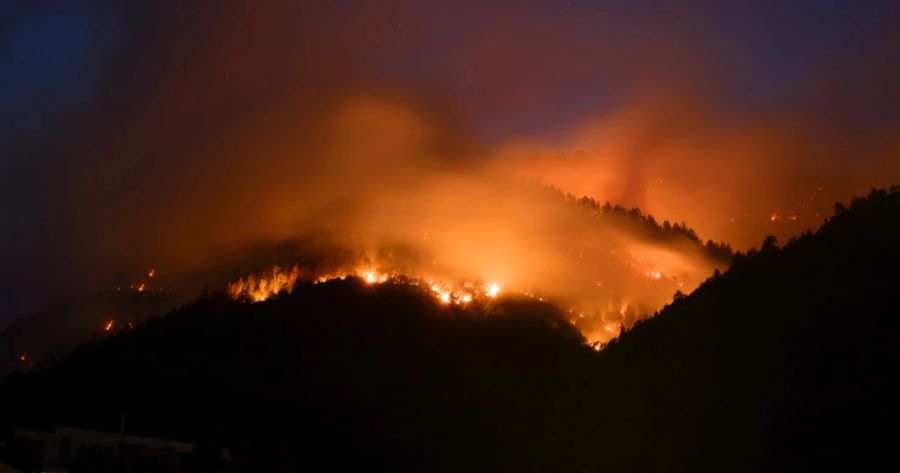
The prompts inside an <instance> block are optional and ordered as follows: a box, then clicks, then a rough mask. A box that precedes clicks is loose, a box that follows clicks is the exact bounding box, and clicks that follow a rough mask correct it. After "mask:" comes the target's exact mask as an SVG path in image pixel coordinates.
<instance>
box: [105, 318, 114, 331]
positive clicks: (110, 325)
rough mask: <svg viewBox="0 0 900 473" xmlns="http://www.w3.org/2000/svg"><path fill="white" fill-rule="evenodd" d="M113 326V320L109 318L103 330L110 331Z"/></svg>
mask: <svg viewBox="0 0 900 473" xmlns="http://www.w3.org/2000/svg"><path fill="white" fill-rule="evenodd" d="M112 328H113V321H112V320H107V321H106V324H104V325H103V330H104V331H106V332H109V331H110V330H112Z"/></svg>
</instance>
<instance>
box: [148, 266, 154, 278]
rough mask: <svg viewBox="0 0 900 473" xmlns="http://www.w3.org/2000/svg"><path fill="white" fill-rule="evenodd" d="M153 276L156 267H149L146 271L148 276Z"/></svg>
mask: <svg viewBox="0 0 900 473" xmlns="http://www.w3.org/2000/svg"><path fill="white" fill-rule="evenodd" d="M153 276H156V268H150V271H148V272H147V277H148V278H152V277H153Z"/></svg>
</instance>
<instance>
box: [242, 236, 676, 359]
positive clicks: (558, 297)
mask: <svg viewBox="0 0 900 473" xmlns="http://www.w3.org/2000/svg"><path fill="white" fill-rule="evenodd" d="M645 250H646V249H645ZM657 256H659V255H657ZM361 259H362V260H364V261H365V262H363V263H359V264H356V265H350V266H348V267H346V268H344V269H341V268H336V269H335V268H332V269H331V270H327V271H323V270H315V269H312V268H304V267H301V266H300V265H299V264H295V265H293V266H291V269H290V270H285V269H282V268H281V267H279V266H274V267H273V268H272V269H270V270H267V271H262V272H259V273H254V274H250V275H247V276H244V277H241V278H239V279H237V280H235V281H232V282H231V283H229V284H228V288H227V292H228V294H229V296H230V297H231V298H232V299H234V300H243V301H247V302H262V301H265V300H267V299H269V298H271V297H273V296H275V295H277V294H278V293H280V292H282V291H284V292H286V293H291V292H293V289H294V286H295V285H296V284H301V283H308V284H322V283H327V282H329V281H334V280H344V279H347V278H357V279H358V280H359V281H361V282H362V283H364V284H366V285H379V284H397V285H405V286H409V287H414V288H417V289H420V290H422V291H423V292H424V293H425V294H428V295H430V296H432V297H433V298H434V300H435V301H436V302H438V303H440V304H444V305H448V306H467V305H469V304H473V303H490V302H491V301H493V300H495V299H498V298H501V297H513V298H516V297H519V298H529V299H534V300H537V301H542V302H549V303H553V304H556V305H557V306H559V307H568V309H567V310H565V312H567V313H568V315H569V321H570V322H571V323H572V325H574V326H575V327H577V328H578V329H579V330H581V331H582V333H583V334H584V336H585V338H586V340H587V341H588V343H589V344H590V345H591V346H592V347H594V348H597V349H599V348H600V347H602V346H604V344H605V343H606V342H608V341H609V340H610V339H612V338H615V337H617V336H618V335H619V334H620V333H621V331H622V329H623V328H627V327H630V326H631V325H632V324H633V323H634V322H636V321H637V320H639V319H641V318H643V317H647V316H649V315H651V314H652V311H654V310H656V309H658V308H659V307H660V306H661V304H662V303H665V302H667V301H669V300H670V297H669V298H666V297H661V298H660V299H655V298H654V296H653V294H654V291H659V290H664V291H668V290H670V289H671V290H672V291H674V290H680V288H683V287H684V283H685V280H684V279H682V280H678V281H675V283H674V285H673V283H672V281H664V280H663V273H662V272H660V271H646V272H645V273H643V275H644V277H648V278H650V279H651V280H652V281H654V283H652V284H651V285H650V286H647V284H646V283H644V284H643V286H644V288H645V291H644V292H643V293H640V292H638V293H635V292H629V294H630V296H629V297H633V298H634V299H633V300H631V299H628V300H623V298H622V296H621V294H613V293H610V292H609V289H610V288H607V287H604V286H603V285H597V286H594V289H593V290H592V292H593V293H592V294H584V293H582V292H580V291H581V290H579V291H575V292H572V291H571V290H570V291H563V290H559V289H556V290H553V291H546V292H545V291H544V290H539V289H536V288H530V287H516V286H515V285H505V287H504V286H501V284H500V283H499V282H496V281H492V280H490V279H486V278H484V277H469V278H464V277H459V276H453V277H451V276H446V274H448V273H447V272H443V274H445V276H443V277H439V276H435V275H434V274H440V273H441V271H434V270H432V275H426V274H424V271H422V270H421V269H416V268H414V267H412V266H406V267H403V268H399V267H378V266H374V265H372V263H371V262H370V261H371V260H372V259H373V258H371V257H361ZM636 264H637V263H636ZM432 269H433V268H432ZM632 277H633V278H635V280H636V281H637V280H640V275H638V274H635V275H633V276H632ZM672 279H673V281H674V280H676V279H677V278H674V277H673V278H672ZM657 281H658V282H657ZM610 286H611V287H613V288H627V286H621V285H613V284H611V285H610ZM570 289H571V288H570ZM656 301H658V302H656ZM655 304H658V305H655Z"/></svg>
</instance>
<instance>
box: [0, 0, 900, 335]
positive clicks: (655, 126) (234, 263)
mask: <svg viewBox="0 0 900 473" xmlns="http://www.w3.org/2000/svg"><path fill="white" fill-rule="evenodd" d="M118 3H119V2H112V3H109V4H107V3H104V2H96V3H94V2H88V3H86V4H85V8H86V9H88V10H90V11H94V10H96V11H99V12H100V14H97V15H94V17H96V18H101V19H103V20H102V21H98V22H96V24H94V23H92V24H91V25H92V26H91V27H90V28H87V30H88V31H93V32H94V36H95V37H96V38H100V39H96V38H95V41H96V43H95V44H96V45H97V46H96V47H95V51H96V54H95V55H94V56H93V57H91V58H89V60H86V61H85V62H84V68H85V70H84V71H81V72H79V74H83V75H85V76H86V77H89V78H90V80H89V81H88V82H89V83H90V84H91V86H90V87H86V89H88V90H89V91H88V92H86V93H85V95H84V97H82V100H80V101H78V100H75V101H67V102H66V103H65V104H64V105H59V106H58V108H54V109H52V110H51V109H49V108H46V107H44V108H41V109H40V110H42V111H43V112H44V114H45V115H42V118H43V120H44V122H43V125H42V128H40V129H39V132H22V133H19V134H17V135H15V136H13V137H12V138H14V139H8V140H7V141H8V142H9V145H8V146H5V148H6V149H8V150H9V151H10V155H12V156H14V157H15V158H14V160H10V161H6V162H4V164H9V165H8V166H5V169H4V171H5V172H4V173H3V175H4V177H3V183H4V186H3V188H4V190H3V191H0V192H3V197H4V200H5V201H8V202H15V204H14V206H12V208H8V209H6V210H5V212H8V215H4V217H5V220H6V221H9V222H18V223H16V224H14V225H15V228H16V230H15V231H14V232H9V233H7V234H6V235H4V239H3V242H4V250H3V251H4V252H5V254H3V255H2V256H3V259H4V261H8V263H7V265H6V267H5V268H4V270H3V271H2V275H0V276H2V283H3V284H2V285H3V287H2V288H0V289H2V291H0V295H3V296H4V297H6V298H7V299H10V298H11V299H14V300H15V301H17V302H15V303H14V304H10V306H11V307H13V309H15V307H20V306H21V307H29V304H25V303H21V302H18V301H20V300H29V301H31V302H30V306H31V307H33V306H35V305H37V304H39V303H42V302H43V300H44V299H46V297H47V296H46V294H47V293H51V294H54V293H59V292H61V291H65V290H67V289H71V290H77V289H84V288H87V287H95V286H102V285H108V284H116V283H119V282H121V281H120V280H125V281H126V282H129V281H128V278H130V277H131V276H130V275H132V274H140V273H143V272H144V271H146V270H147V269H148V268H150V267H155V268H158V269H159V271H160V276H159V277H160V280H161V281H164V282H165V281H167V284H170V285H173V286H178V285H185V286H187V285H191V284H192V285H193V286H196V285H198V284H202V283H203V282H205V281H219V280H221V279H223V278H224V279H227V277H231V276H233V275H234V274H235V272H238V271H245V270H253V269H258V268H251V267H249V266H253V265H266V264H271V263H272V262H269V261H265V259H266V258H264V257H263V256H262V255H269V256H271V255H272V254H273V253H272V251H268V252H267V251H266V250H259V251H258V252H257V250H258V249H259V248H267V247H277V246H278V245H281V244H283V242H288V241H304V242H307V243H309V242H316V245H317V246H318V247H328V248H329V249H340V250H341V251H350V252H353V253H355V252H362V253H364V254H366V255H370V256H371V257H373V258H374V257H378V258H383V255H384V254H387V253H390V252H391V251H393V252H395V254H398V255H399V254H401V253H402V254H403V255H404V256H403V258H402V260H403V261H399V262H398V261H396V259H401V258H400V257H399V256H395V257H394V258H395V261H393V262H392V264H396V265H404V266H408V267H409V268H410V271H417V272H432V273H435V274H434V275H435V276H440V277H444V278H473V277H474V278H483V279H486V280H497V281H500V282H502V283H503V284H504V286H508V287H517V288H521V289H522V290H523V291H529V292H535V293H541V294H546V295H548V296H552V297H554V298H555V299H558V300H561V301H565V303H566V304H571V306H572V307H573V308H574V309H576V312H578V311H580V310H581V309H580V307H581V306H583V307H588V308H595V309H596V310H598V311H602V312H604V313H607V312H608V313H619V315H620V316H622V317H624V314H622V312H627V310H624V309H623V307H632V308H633V311H636V312H641V311H643V312H652V311H653V310H654V309H655V308H658V307H659V306H660V305H661V304H663V303H664V302H665V301H667V300H669V299H670V298H671V295H672V293H673V292H674V291H675V290H676V289H678V290H682V291H684V292H688V291H690V290H691V288H692V287H695V286H696V284H698V283H699V281H701V280H702V279H703V278H704V277H705V276H706V275H708V274H709V273H710V272H711V271H712V269H713V267H714V266H716V264H715V263H714V262H711V261H708V260H707V259H706V258H705V256H703V255H701V254H699V253H698V252H697V251H696V249H694V248H692V247H690V245H687V246H686V247H684V248H674V247H672V245H658V244H654V243H653V242H649V241H646V240H642V239H640V238H637V237H635V236H634V235H633V234H631V233H629V232H628V231H627V230H624V229H622V228H617V227H616V226H613V225H610V224H608V223H603V222H596V221H594V220H592V219H591V218H587V217H586V216H585V214H584V212H581V211H579V210H577V209H574V208H573V207H572V206H567V205H563V204H561V203H560V202H559V201H558V199H555V198H554V197H552V196H549V197H548V195H547V194H546V193H545V192H544V191H542V190H540V188H536V186H535V185H534V183H535V182H537V183H539V184H549V185H552V186H555V187H557V188H559V189H561V190H563V191H565V192H570V193H572V194H574V195H577V196H580V195H589V196H592V197H594V198H596V199H598V200H599V201H601V202H602V201H607V200H608V201H610V202H612V203H621V204H622V205H625V206H627V207H631V206H639V207H640V208H641V209H642V210H643V211H644V212H645V213H649V214H652V215H654V216H655V217H656V218H657V220H659V221H662V220H663V219H668V220H671V221H678V222H681V221H684V222H687V223H688V225H689V226H691V227H693V228H695V229H697V230H698V232H699V234H700V236H701V237H703V238H704V239H706V238H709V239H713V240H716V241H720V240H724V241H728V242H730V243H732V244H734V245H735V246H736V247H738V248H748V247H750V246H752V245H756V244H758V242H759V241H761V240H762V238H763V237H764V236H765V235H767V234H777V235H778V236H779V237H780V238H782V240H783V239H784V238H786V237H788V236H790V235H794V234H797V233H799V232H802V231H803V230H805V229H806V228H809V227H812V228H815V227H816V226H818V224H819V223H820V222H821V221H822V220H823V219H824V218H826V217H827V216H828V215H829V214H830V211H831V206H832V205H833V203H834V201H836V200H846V199H848V198H849V197H850V196H851V195H853V194H859V193H865V192H866V191H867V190H868V188H869V187H871V186H875V185H889V184H890V183H891V181H892V180H893V181H897V180H900V165H898V163H900V159H897V156H898V153H900V138H898V136H900V133H898V121H897V113H898V110H900V106H898V105H897V104H898V92H897V90H896V88H895V87H893V85H892V84H894V83H896V81H895V80H893V79H897V78H900V71H898V70H897V64H900V60H898V59H900V58H898V57H897V54H898V51H897V48H896V47H890V45H891V44H894V45H896V44H898V43H897V42H896V41H895V40H896V39H897V38H896V35H897V33H896V32H895V31H894V29H892V28H890V27H889V26H890V22H889V21H887V22H885V23H884V24H882V23H879V24H877V25H869V24H865V23H864V26H862V27H861V28H864V27H869V26H871V27H872V28H871V30H872V32H871V35H870V36H871V37H872V38H873V39H871V41H870V42H869V43H866V44H863V45H861V46H859V47H860V48H863V49H865V51H866V54H864V55H853V59H852V61H850V60H848V59H847V56H848V54H840V55H837V53H835V54H836V56H835V57H830V56H827V55H823V57H822V58H821V59H820V60H817V61H816V62H815V64H814V66H811V67H810V68H809V69H808V70H805V71H802V73H801V72H795V71H790V72H791V73H790V74H787V75H790V80H787V79H784V78H783V77H784V76H785V75H786V73H784V72H783V71H766V70H760V69H757V68H756V67H755V66H754V65H753V64H744V63H742V62H741V59H740V58H737V57H735V54H734V52H733V51H732V50H729V49H727V48H726V49H721V48H717V47H714V46H713V45H711V44H709V41H708V39H707V37H706V34H707V33H709V31H707V30H703V31H701V32H700V33H698V32H697V31H695V30H694V29H693V28H691V27H689V26H686V25H693V24H700V25H705V26H706V27H708V29H709V30H712V29H713V28H712V26H709V25H715V23H716V22H717V21H718V20H717V18H718V15H719V14H720V13H721V12H717V11H715V10H716V8H715V7H712V6H709V5H705V6H692V7H691V8H690V9H685V10H682V9H680V8H677V7H675V6H671V5H668V6H666V7H665V8H662V9H661V11H642V12H637V13H635V12H631V11H629V10H628V8H624V7H614V6H609V8H605V9H599V7H598V9H596V10H593V8H594V7H588V6H583V7H580V8H583V9H585V10H590V11H580V12H579V11H572V12H570V13H571V15H569V13H566V12H561V11H557V10H556V8H557V6H556V5H554V4H552V3H551V4H548V5H541V4H534V5H528V6H526V7H522V6H521V5H516V6H515V7H513V6H512V5H505V4H504V3H503V2H500V3H497V4H496V5H492V6H489V7H484V8H483V9H481V10H479V13H478V14H477V15H473V14H471V11H470V9H467V8H466V7H465V5H464V4H459V5H455V6H454V5H444V6H441V7H435V6H429V11H425V7H422V6H419V5H417V4H415V3H413V4H406V3H403V2H399V3H394V4H390V5H387V6H386V5H384V4H382V3H381V2H377V4H375V3H367V2H363V3H361V4H355V5H353V8H349V7H348V6H347V5H344V4H342V3H341V2H321V3H319V2H266V3H265V5H258V4H253V5H249V4H245V3H243V2H215V4H214V5H210V6H206V5H203V4H198V3H192V4H183V3H181V2H130V3H129V4H128V5H119V4H118ZM554 3H555V2H554ZM23 8H24V7H23ZM67 8H71V7H67ZM688 10H690V11H688ZM35 11H37V10H35ZM31 13H33V14H35V15H36V14H37V13H34V12H31ZM876 13H877V14H873V16H876V17H881V18H891V17H892V16H891V15H892V11H887V12H876ZM28 14H29V13H28V12H26V13H23V14H22V15H20V16H22V17H28ZM562 14H566V15H568V16H566V17H565V22H563V23H560V22H551V21H549V20H548V18H551V17H553V18H557V17H559V18H562ZM740 14H741V15H748V16H751V17H754V18H757V19H758V20H761V21H764V22H768V18H766V17H765V15H762V14H760V13H759V12H756V11H754V12H745V11H741V12H740ZM609 17H612V18H614V19H615V21H606V20H605V19H606V18H609ZM109 18H112V20H109ZM867 18H868V17H867ZM595 21H596V22H602V24H603V25H604V26H603V28H597V24H596V23H595ZM726 23H727V22H726ZM766 24H768V23H766ZM886 25H887V26H886ZM716 26H718V25H716ZM727 27H728V26H727V25H725V26H722V28H727ZM635 32H644V33H641V34H637V33H635ZM845 33H846V32H845ZM709 34H712V33H709ZM854 34H856V32H855V31H850V32H849V33H848V34H847V36H848V37H849V36H853V35H854ZM853 37H855V36H853ZM109 38H113V39H109ZM885 45H887V46H885ZM813 51H814V52H816V51H815V50H813ZM854 51H855V50H854ZM801 52H808V51H805V50H804V51H801ZM748 61H749V60H748ZM748 71H751V72H752V74H748V76H747V77H736V76H737V75H738V74H741V73H747V72H748ZM770 73H771V74H776V73H778V74H779V75H780V76H781V77H782V81H783V82H785V83H790V84H791V86H790V87H787V86H786V87H785V88H784V90H779V91H778V93H766V94H756V93H754V91H753V90H751V89H752V88H753V87H762V86H761V85H759V82H761V81H764V80H765V76H766V75H767V74H770ZM755 95H763V96H765V97H775V98H774V99H770V100H768V101H764V103H759V101H758V100H756V101H754V100H748V99H747V96H755ZM561 109H564V110H568V111H570V113H562V112H560V110H561ZM51 112H52V113H51ZM535 123H538V124H537V125H536V124H535ZM7 171H8V172H7ZM22 196H26V197H25V198H23V197H22ZM773 217H774V218H773ZM4 233H6V232H4ZM275 253H277V251H276V252H275ZM248 254H252V255H254V256H253V257H252V258H250V257H248V256H246V255H248ZM379 255H380V256H379ZM277 256H278V258H283V257H286V255H285V254H279V255H277ZM248 259H249V260H252V261H248ZM287 263H290V262H289V261H287ZM656 274H661V275H662V277H661V278H659V279H657V278H656V277H655V275H656ZM648 275H650V276H648ZM639 307H640V309H638V308H639ZM564 308H565V307H564ZM19 312H20V311H19ZM601 319H602V317H601ZM618 321H619V320H613V322H618ZM604 323H605V322H604Z"/></svg>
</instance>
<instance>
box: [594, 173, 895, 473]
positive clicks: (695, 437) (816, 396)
mask: <svg viewBox="0 0 900 473" xmlns="http://www.w3.org/2000/svg"><path fill="white" fill-rule="evenodd" d="M898 242H900V193H898V192H897V189H896V187H895V188H893V189H892V190H891V191H890V192H886V191H878V190H873V191H872V193H871V194H870V195H869V196H868V197H866V198H861V199H855V200H854V201H853V203H852V205H851V206H850V208H849V209H845V208H844V207H843V206H842V205H840V204H838V205H836V214H835V216H834V217H832V218H831V219H830V221H829V222H827V223H826V224H825V225H824V226H823V227H822V228H821V229H820V230H819V231H818V232H816V234H815V235H812V234H806V235H804V236H802V237H800V238H798V239H796V240H793V241H791V242H789V243H788V244H787V245H786V246H785V247H784V248H781V249H779V248H777V247H776V245H775V242H774V239H767V241H766V242H764V243H763V246H762V248H761V249H760V250H758V251H752V252H750V254H747V255H742V256H740V257H738V258H736V259H735V261H734V264H733V266H732V268H731V269H730V270H729V271H728V272H726V273H724V274H722V275H721V276H719V277H714V278H711V279H710V280H708V281H707V282H706V283H704V284H703V285H701V287H700V288H698V289H697V290H696V291H695V292H694V293H693V294H691V295H690V296H688V297H685V298H679V299H678V300H676V301H675V302H674V303H672V304H671V305H670V306H668V307H666V308H665V309H664V310H663V311H661V313H660V314H659V315H658V316H657V317H655V318H652V319H649V320H647V321H645V322H643V323H640V324H638V325H637V326H636V327H635V328H634V329H633V330H631V331H630V332H629V333H627V334H625V335H624V336H623V337H621V338H620V339H619V340H618V341H616V342H615V343H613V344H612V345H611V346H610V347H608V349H607V350H606V351H605V352H604V353H603V358H604V364H605V365H608V366H613V367H615V369H616V370H617V373H618V374H620V375H621V376H620V377H619V379H618V382H620V383H625V384H624V385H623V386H622V387H621V388H622V389H624V390H625V391H626V392H635V393H642V394H641V396H642V397H645V399H644V402H642V403H640V404H636V403H630V404H629V403H628V400H622V401H623V402H626V406H628V407H630V408H631V409H640V410H641V412H643V413H644V414H645V415H646V416H647V419H648V420H647V421H646V423H643V425H641V429H642V431H641V433H640V435H641V438H642V439H644V440H643V441H644V442H647V445H648V447H649V448H650V449H651V450H652V451H653V452H654V455H653V458H654V461H656V462H658V463H657V464H656V465H655V466H660V467H661V466H664V465H680V466H683V467H685V468H689V467H691V466H706V467H709V466H711V465H713V464H715V463H719V464H721V465H729V466H730V469H738V467H740V468H741V469H766V470H770V469H773V468H780V469H785V470H790V469H792V468H793V467H797V468H800V469H803V470H810V469H816V467H823V468H824V467H828V468H834V467H835V466H839V465H841V466H845V467H848V468H852V469H860V468H863V469H865V467H866V466H869V467H874V466H875V465H879V464H884V463H883V462H888V464H893V463H896V460H895V459H894V458H892V457H891V456H889V455H888V453H889V452H890V451H892V449H893V444H894V440H895V439H896V435H895V434H894V432H896V425H897V423H898V421H900V415H898V410H897V408H896V399H897V397H898V394H900V390H898V386H897V379H898V374H900V318H898V317H900V247H898Z"/></svg>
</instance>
